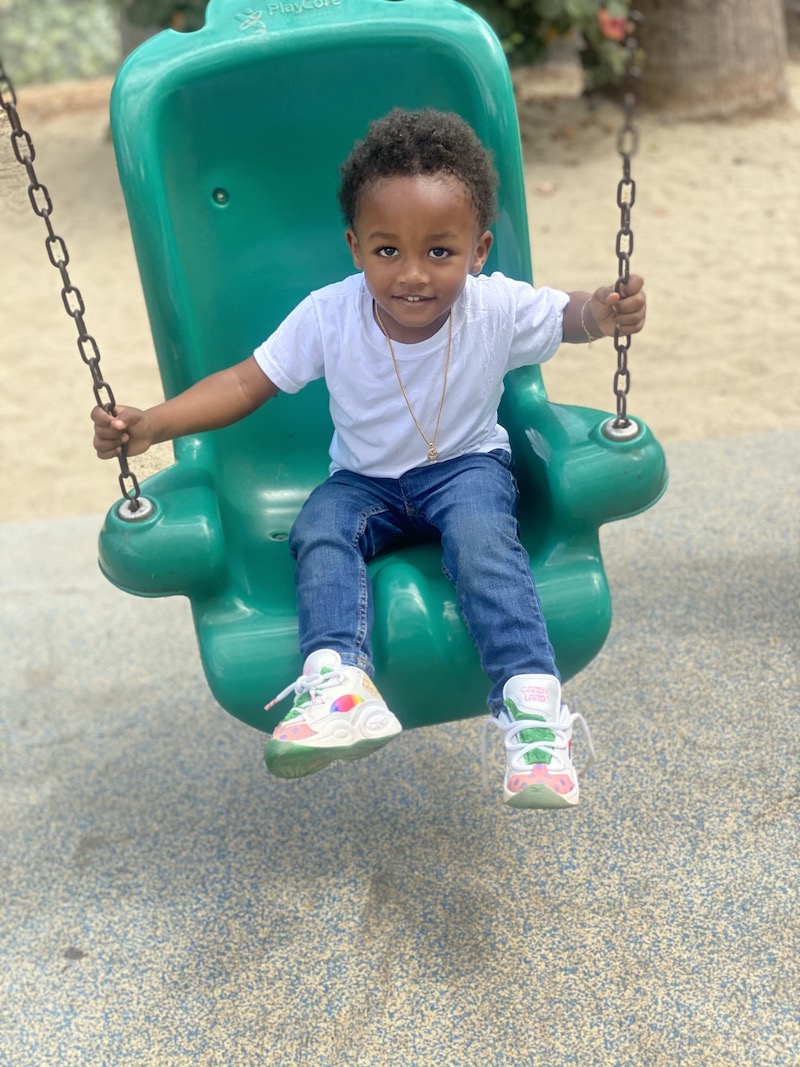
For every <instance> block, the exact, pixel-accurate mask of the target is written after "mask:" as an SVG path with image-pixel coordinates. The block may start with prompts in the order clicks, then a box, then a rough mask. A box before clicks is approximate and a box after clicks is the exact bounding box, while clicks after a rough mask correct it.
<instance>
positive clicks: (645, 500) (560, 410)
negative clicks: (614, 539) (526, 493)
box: [509, 392, 667, 530]
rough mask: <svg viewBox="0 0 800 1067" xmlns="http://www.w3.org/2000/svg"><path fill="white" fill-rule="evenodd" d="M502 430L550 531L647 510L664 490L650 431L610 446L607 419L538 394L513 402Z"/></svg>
mask: <svg viewBox="0 0 800 1067" xmlns="http://www.w3.org/2000/svg"><path fill="white" fill-rule="evenodd" d="M515 400H516V403H515V405H514V418H513V420H512V422H513V425H511V426H510V427H509V433H510V435H511V438H512V447H513V449H514V456H515V465H516V467H517V471H518V477H519V480H520V482H521V483H533V484H534V486H535V487H536V489H537V490H538V491H539V493H544V494H545V495H546V496H547V497H548V498H549V500H548V502H549V505H550V507H551V509H552V514H553V521H554V523H555V525H556V526H557V527H560V528H567V529H573V530H577V529H591V528H594V529H597V528H598V527H599V526H601V525H603V524H604V523H608V522H615V521H617V520H619V519H624V518H628V517H630V516H632V515H636V514H639V513H640V512H642V511H645V510H646V509H647V508H649V507H651V506H652V505H653V504H654V503H655V502H656V501H657V500H658V499H659V497H660V496H661V495H662V494H663V492H664V491H665V489H666V486H667V467H666V461H665V458H664V453H663V450H662V448H661V446H660V444H659V443H658V441H656V439H655V438H654V436H653V434H652V432H651V431H650V429H649V428H648V427H647V426H646V425H645V424H644V423H642V422H641V421H640V420H638V419H637V420H636V421H637V423H638V424H639V427H640V432H639V433H638V434H637V436H636V437H634V438H631V439H630V440H627V441H620V440H612V439H610V438H608V437H606V436H605V435H604V433H603V429H602V428H603V425H604V424H605V423H607V422H608V421H609V420H610V419H611V418H612V416H610V415H609V414H608V413H607V412H604V411H599V410H597V409H594V408H583V407H574V406H571V405H563V404H553V403H551V402H550V401H548V400H547V399H546V398H545V397H544V396H542V395H541V394H538V395H536V394H534V393H532V392H528V393H527V394H526V395H523V396H519V395H517V397H516V398H515Z"/></svg>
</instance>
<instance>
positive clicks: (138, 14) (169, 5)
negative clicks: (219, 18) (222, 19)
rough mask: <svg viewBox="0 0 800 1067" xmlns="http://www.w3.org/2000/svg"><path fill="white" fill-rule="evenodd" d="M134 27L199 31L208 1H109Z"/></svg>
mask: <svg viewBox="0 0 800 1067" xmlns="http://www.w3.org/2000/svg"><path fill="white" fill-rule="evenodd" d="M110 2H111V3H112V5H113V6H114V7H116V8H117V9H118V10H119V11H121V12H122V14H123V15H124V16H125V18H126V19H127V20H128V22H130V23H132V24H133V25H135V26H160V27H161V28H162V29H173V30H187V31H188V30H199V29H200V27H201V26H202V25H203V23H204V21H205V12H206V6H207V4H208V0H110Z"/></svg>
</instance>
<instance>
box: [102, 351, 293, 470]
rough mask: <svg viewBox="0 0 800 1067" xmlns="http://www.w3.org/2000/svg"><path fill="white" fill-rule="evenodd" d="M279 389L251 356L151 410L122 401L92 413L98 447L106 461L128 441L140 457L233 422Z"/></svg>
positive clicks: (129, 448)
mask: <svg viewBox="0 0 800 1067" xmlns="http://www.w3.org/2000/svg"><path fill="white" fill-rule="evenodd" d="M277 392H278V387H277V386H276V385H275V384H274V382H271V381H270V379H269V378H268V377H267V376H266V374H264V372H263V371H262V370H261V368H260V367H259V365H258V363H256V361H255V358H254V357H253V356H250V357H249V359H245V360H243V362H241V363H237V364H236V366H234V367H228V368H226V369H225V370H221V371H218V372H217V373H216V374H210V375H209V376H208V377H207V378H203V379H201V380H200V381H199V382H197V383H196V384H195V385H192V386H190V388H188V389H187V390H186V391H185V392H183V393H179V394H178V395H177V396H174V397H172V399H171V400H166V401H164V403H163V404H157V405H156V406H155V407H152V408H148V409H147V410H146V411H142V410H140V409H139V408H132V407H126V406H122V405H119V404H118V405H117V408H116V411H115V413H114V414H113V415H109V414H108V412H106V411H104V410H103V409H102V408H101V407H96V408H95V409H94V410H93V411H92V422H93V423H94V448H95V451H96V452H97V455H98V456H99V457H100V459H114V458H115V457H116V456H118V455H119V454H120V450H121V448H122V446H123V445H124V444H127V445H128V455H129V456H138V455H140V454H141V453H142V452H146V451H147V449H148V448H149V447H150V445H154V444H159V443H160V442H162V441H171V440H173V438H175V437H183V436H184V435H185V434H190V433H202V432H203V431H204V430H217V429H219V428H220V427H222V426H230V424H231V423H233V422H238V421H239V420H240V419H243V418H244V417H245V416H246V415H249V414H250V413H251V412H253V411H255V410H256V408H259V407H261V405H262V404H264V403H266V401H267V400H269V399H270V398H271V397H273V396H275V395H276V393H277Z"/></svg>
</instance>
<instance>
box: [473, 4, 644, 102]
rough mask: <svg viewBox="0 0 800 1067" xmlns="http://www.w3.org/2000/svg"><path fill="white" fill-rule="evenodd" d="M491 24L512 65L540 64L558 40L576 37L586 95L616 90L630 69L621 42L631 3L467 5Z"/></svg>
mask: <svg viewBox="0 0 800 1067" xmlns="http://www.w3.org/2000/svg"><path fill="white" fill-rule="evenodd" d="M462 3H465V4H466V5H467V6H468V7H471V8H473V10H475V11H477V12H478V14H479V15H481V16H482V17H483V18H485V19H486V21H487V22H488V23H489V25H490V26H491V27H492V29H493V30H494V32H495V33H496V34H497V36H498V37H499V39H500V41H501V42H502V45H503V48H504V50H505V52H506V55H507V56H508V61H509V63H510V64H512V65H514V64H522V63H536V62H538V61H540V60H542V59H544V58H545V57H546V55H547V50H548V47H549V45H550V44H551V43H552V42H553V41H554V40H555V39H556V38H558V37H565V36H566V35H568V34H577V39H578V42H579V48H580V57H581V63H582V64H583V67H584V70H585V72H586V87H587V89H590V90H591V89H599V88H602V87H603V86H606V85H615V84H617V83H618V82H619V81H620V79H621V77H622V74H623V71H624V69H625V48H624V46H623V45H622V44H621V43H620V40H619V37H620V33H621V30H622V25H623V23H624V20H625V18H626V16H627V14H628V12H629V11H630V10H631V7H632V3H631V0H605V2H603V0H462Z"/></svg>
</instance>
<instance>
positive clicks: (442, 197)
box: [347, 174, 492, 344]
mask: <svg viewBox="0 0 800 1067" xmlns="http://www.w3.org/2000/svg"><path fill="white" fill-rule="evenodd" d="M347 243H348V245H349V246H350V251H351V252H352V255H353V262H354V263H355V265H356V267H358V268H359V269H361V270H363V271H364V277H365V279H366V283H367V287H368V288H369V291H370V293H371V294H372V297H373V299H374V300H375V303H376V305H377V307H378V309H379V313H380V317H381V321H382V322H383V325H384V327H385V329H386V330H387V332H388V333H389V336H390V337H391V338H392V340H394V341H400V342H401V343H404V344H414V343H415V342H417V341H425V340H427V339H428V338H429V337H432V336H433V335H434V334H435V333H436V332H437V331H438V330H439V329H440V328H441V327H442V326H443V325H444V323H445V322H446V321H447V316H448V315H449V313H450V308H451V307H452V306H453V304H454V303H455V301H456V300H457V299H458V297H459V296H460V294H461V291H462V289H463V288H464V284H465V282H466V279H467V275H468V274H478V273H480V271H481V270H482V268H483V265H484V263H485V262H486V257H487V256H488V254H489V249H490V248H491V246H492V235H491V234H490V233H489V231H488V230H485V231H483V232H481V231H480V228H479V225H478V220H477V217H476V214H475V208H474V205H473V203H472V199H471V197H470V194H469V192H468V190H467V189H466V187H465V186H464V185H463V183H462V182H460V181H459V180H458V179H457V178H454V177H453V176H452V175H449V174H436V175H415V176H413V177H396V178H382V179H380V180H379V181H377V182H376V183H375V184H374V185H373V186H371V187H370V188H368V189H366V190H365V191H364V193H363V194H362V197H361V200H360V202H359V205H358V212H357V215H356V219H355V224H354V226H353V227H352V228H351V229H348V231H347Z"/></svg>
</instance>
